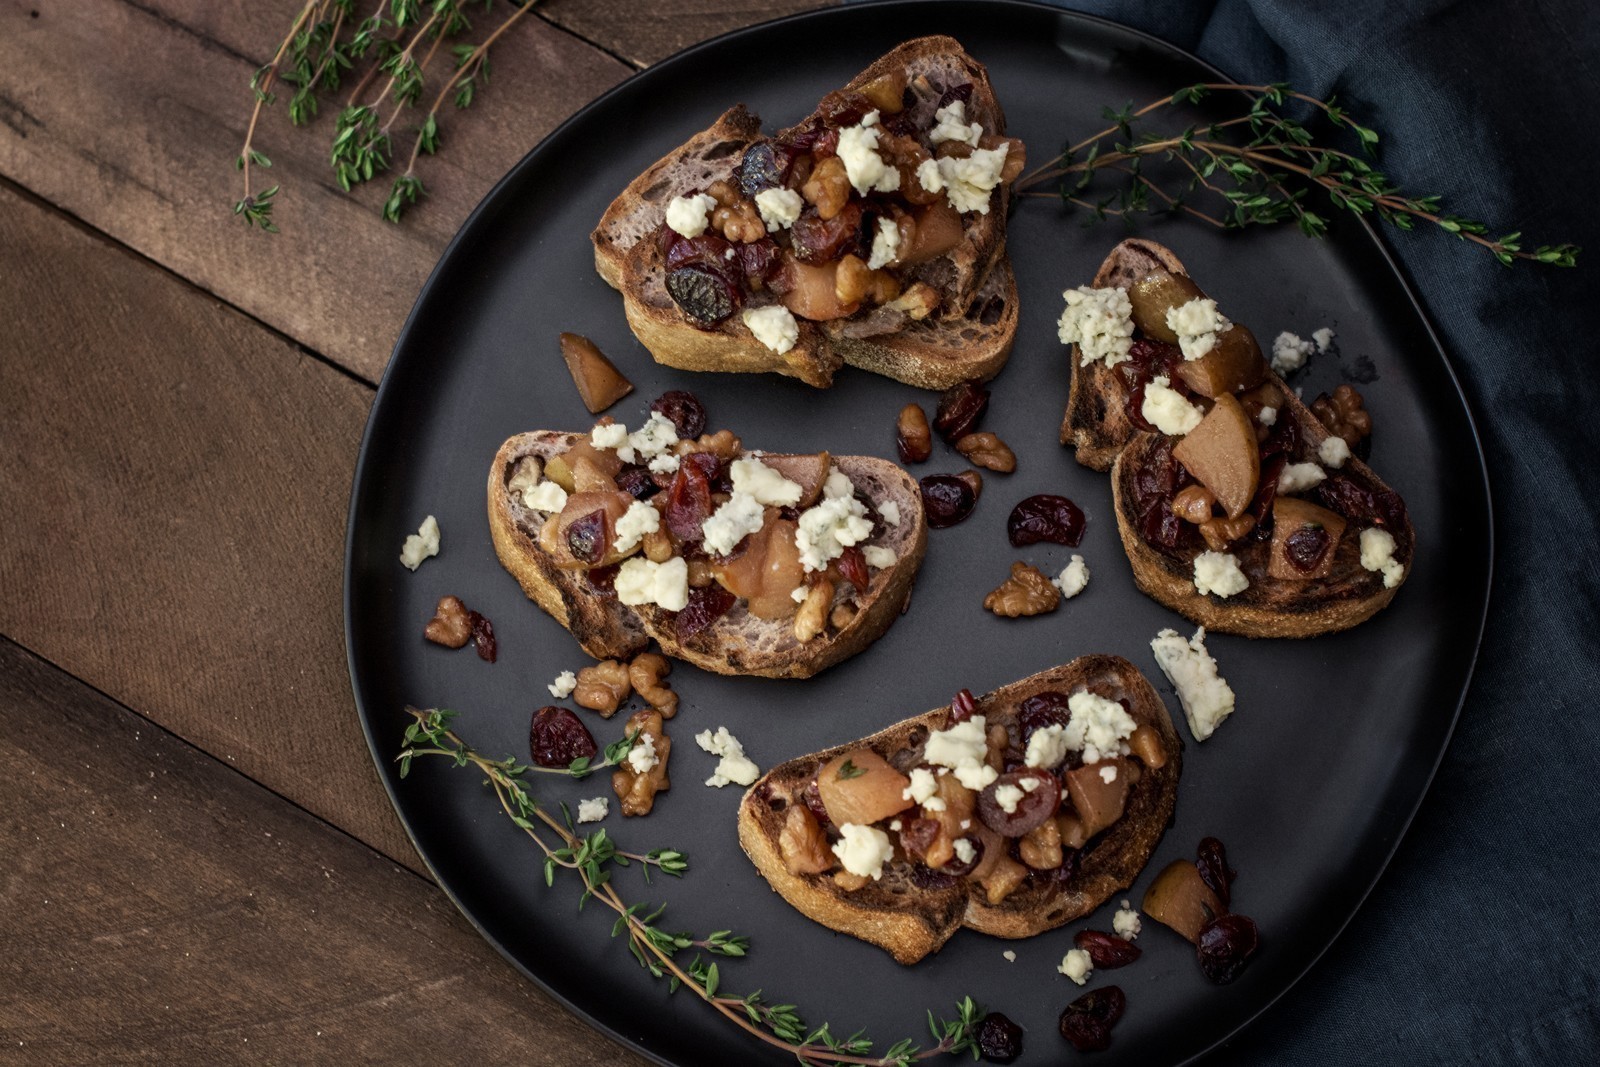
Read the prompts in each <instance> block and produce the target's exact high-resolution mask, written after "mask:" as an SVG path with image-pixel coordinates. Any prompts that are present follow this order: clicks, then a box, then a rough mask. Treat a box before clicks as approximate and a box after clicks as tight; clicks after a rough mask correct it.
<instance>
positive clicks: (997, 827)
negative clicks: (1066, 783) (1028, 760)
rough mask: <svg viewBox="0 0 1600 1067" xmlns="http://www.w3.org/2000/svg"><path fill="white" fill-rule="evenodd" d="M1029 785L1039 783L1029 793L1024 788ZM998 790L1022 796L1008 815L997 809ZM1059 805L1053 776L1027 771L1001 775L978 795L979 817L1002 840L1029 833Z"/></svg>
mask: <svg viewBox="0 0 1600 1067" xmlns="http://www.w3.org/2000/svg"><path fill="white" fill-rule="evenodd" d="M1030 781H1032V782H1036V783H1038V784H1037V785H1035V786H1034V787H1033V789H1032V790H1028V789H1026V788H1025V787H1026V785H1027V783H1028V782H1030ZM1001 789H1006V790H1008V791H1009V790H1017V791H1019V792H1021V793H1022V796H1021V797H1020V798H1018V799H1017V801H1016V803H1015V804H1014V805H1013V807H1012V810H1011V811H1007V810H1006V809H1005V808H1003V807H1001V806H1000V800H999V798H998V794H999V791H1000V790H1001ZM1060 804H1061V783H1060V782H1058V781H1056V776H1055V775H1053V774H1051V773H1050V772H1049V771H1044V770H1038V769H1037V768H1029V769H1026V770H1021V771H1012V772H1011V773H1010V774H1002V775H1001V776H1000V777H998V778H996V779H995V780H994V781H993V782H990V783H989V785H988V787H987V788H985V789H984V791H983V792H981V793H979V794H978V817H979V818H980V819H982V820H983V821H984V824H985V825H986V826H988V827H989V829H991V830H993V831H994V832H995V833H997V834H999V835H1000V836H1001V837H1021V836H1022V835H1023V834H1026V833H1027V832H1028V831H1029V830H1032V829H1034V828H1036V827H1038V826H1042V825H1043V824H1044V823H1045V821H1046V820H1048V819H1049V818H1050V817H1051V816H1052V815H1054V814H1055V813H1056V808H1057V807H1058V806H1060Z"/></svg>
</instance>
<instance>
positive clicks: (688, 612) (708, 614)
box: [677, 582, 739, 641]
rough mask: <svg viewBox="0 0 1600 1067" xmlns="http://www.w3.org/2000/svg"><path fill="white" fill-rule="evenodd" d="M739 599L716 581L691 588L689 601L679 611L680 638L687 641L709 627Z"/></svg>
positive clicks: (678, 627)
mask: <svg viewBox="0 0 1600 1067" xmlns="http://www.w3.org/2000/svg"><path fill="white" fill-rule="evenodd" d="M738 599H739V598H738V597H736V596H734V595H733V594H732V593H730V592H728V591H727V590H726V589H724V588H722V586H720V585H718V584H717V583H716V582H712V583H711V584H710V585H708V586H705V587H704V588H702V589H691V590H689V602H688V603H687V604H685V605H684V606H683V610H682V611H680V612H678V618H677V630H678V640H680V641H687V640H688V639H689V638H691V637H693V636H695V635H696V634H699V633H702V632H704V631H705V630H707V629H709V628H710V626H711V624H712V623H714V622H716V621H717V620H718V619H720V618H722V617H723V616H724V615H726V614H727V613H728V610H729V609H730V608H732V607H733V605H734V602H735V601H737V600H738Z"/></svg>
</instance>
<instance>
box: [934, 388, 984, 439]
mask: <svg viewBox="0 0 1600 1067" xmlns="http://www.w3.org/2000/svg"><path fill="white" fill-rule="evenodd" d="M988 407H989V390H987V389H985V388H984V387H983V383H982V382H979V381H977V380H976V379H969V380H967V381H964V382H958V383H956V384H955V385H952V386H951V387H950V388H948V389H946V390H945V391H944V393H943V394H942V395H941V396H940V397H939V407H938V408H937V409H936V410H935V411H934V413H933V428H934V429H935V430H936V431H938V433H939V436H940V437H943V438H944V439H945V440H946V441H948V442H950V443H951V444H955V443H956V442H957V441H959V440H960V439H961V438H963V437H965V436H967V434H969V433H971V432H972V431H973V430H975V429H977V428H978V420H979V419H981V418H983V413H984V411H985V410H986V409H987V408H988Z"/></svg>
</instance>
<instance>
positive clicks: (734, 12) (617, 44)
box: [539, 0, 838, 67]
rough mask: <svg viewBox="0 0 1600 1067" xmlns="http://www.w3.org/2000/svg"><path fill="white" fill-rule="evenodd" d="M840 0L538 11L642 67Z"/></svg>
mask: <svg viewBox="0 0 1600 1067" xmlns="http://www.w3.org/2000/svg"><path fill="white" fill-rule="evenodd" d="M837 2H838V0H820V2H819V0H668V2H666V3H651V4H641V3H638V2H637V0H547V2H546V3H543V4H541V5H539V12H540V13H541V14H542V15H544V16H545V17H546V18H548V19H549V20H550V21H551V22H554V23H557V24H558V25H561V26H564V27H566V28H567V29H570V30H571V31H572V32H573V33H576V34H579V35H580V36H582V37H583V38H584V39H585V40H589V41H593V42H594V43H595V44H598V45H600V46H601V47H602V48H604V49H606V50H607V51H608V52H611V53H612V54H614V55H618V56H621V57H622V58H623V59H626V60H627V61H628V62H630V63H633V64H635V65H637V66H641V67H643V66H649V65H650V64H652V63H658V62H660V61H661V60H663V59H665V58H666V57H667V56H670V55H672V54H673V53H675V52H680V51H682V50H683V49H685V48H688V47H689V46H690V45H692V44H697V43H699V42H700V41H703V40H705V39H707V38H708V37H715V36H717V35H718V34H722V33H730V32H732V31H733V30H737V29H740V28H741V27H744V26H749V25H753V24H754V23H757V22H765V21H767V20H768V19H775V18H778V17H780V16H782V15H792V14H794V13H796V12H798V11H810V10H812V9H813V8H819V7H831V6H833V4H835V3H837Z"/></svg>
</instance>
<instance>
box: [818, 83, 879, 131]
mask: <svg viewBox="0 0 1600 1067" xmlns="http://www.w3.org/2000/svg"><path fill="white" fill-rule="evenodd" d="M872 110H874V108H873V106H872V101H871V100H868V99H867V98H866V97H865V96H863V95H861V94H860V93H858V92H855V91H854V90H851V89H835V90H834V91H833V92H831V93H829V94H828V95H827V96H824V97H823V98H822V100H821V101H820V102H819V103H818V104H817V112H816V113H817V116H818V117H819V118H821V119H822V121H823V122H825V123H827V124H828V125H829V126H854V125H855V124H856V123H858V122H860V121H861V120H862V119H863V118H864V117H866V114H867V112H869V111H872Z"/></svg>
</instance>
